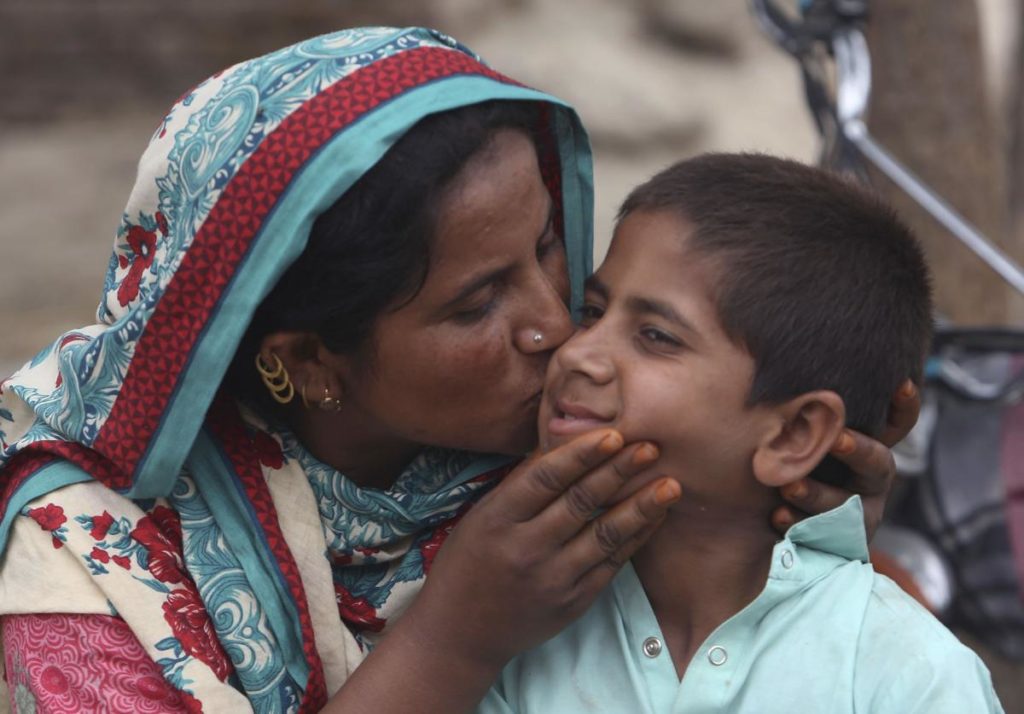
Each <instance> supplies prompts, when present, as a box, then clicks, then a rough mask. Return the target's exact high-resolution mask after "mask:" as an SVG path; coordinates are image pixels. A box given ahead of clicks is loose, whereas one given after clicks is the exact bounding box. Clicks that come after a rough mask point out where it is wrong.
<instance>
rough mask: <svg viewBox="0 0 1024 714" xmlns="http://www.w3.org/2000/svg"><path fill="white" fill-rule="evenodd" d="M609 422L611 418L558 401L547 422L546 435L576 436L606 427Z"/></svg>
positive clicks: (578, 405)
mask: <svg viewBox="0 0 1024 714" xmlns="http://www.w3.org/2000/svg"><path fill="white" fill-rule="evenodd" d="M611 421H612V420H611V418H609V417H606V416H604V415H602V414H598V413H597V412H595V411H592V410H590V409H588V408H586V407H584V406H582V405H580V404H572V403H570V402H564V401H562V400H559V401H558V402H557V403H556V404H555V407H554V409H553V410H552V415H551V418H550V419H549V420H548V433H549V434H551V435H552V436H576V435H577V434H584V433H586V432H588V431H593V430H594V429H600V428H601V427H604V426H608V425H609V424H610V423H611Z"/></svg>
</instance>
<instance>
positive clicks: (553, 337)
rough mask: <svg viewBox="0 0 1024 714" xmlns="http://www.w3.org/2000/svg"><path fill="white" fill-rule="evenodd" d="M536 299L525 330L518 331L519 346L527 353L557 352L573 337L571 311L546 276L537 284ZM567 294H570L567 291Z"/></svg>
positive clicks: (525, 320) (527, 316) (525, 319)
mask: <svg viewBox="0 0 1024 714" xmlns="http://www.w3.org/2000/svg"><path fill="white" fill-rule="evenodd" d="M534 290H535V294H534V299H533V300H531V301H530V303H529V305H528V307H527V309H526V311H525V318H524V319H523V321H522V326H521V327H520V329H519V330H517V334H516V346H517V347H518V348H519V349H520V350H521V351H522V352H524V353H526V354H530V353H534V352H544V351H550V350H554V349H557V348H558V346H559V345H561V344H562V343H563V342H565V341H566V340H567V339H569V337H570V336H571V335H572V333H573V324H572V319H571V317H570V315H569V308H568V307H567V306H566V304H565V300H566V296H563V295H562V292H563V291H562V290H560V286H556V285H552V283H551V282H550V281H549V280H548V279H547V278H546V277H544V276H541V277H540V278H539V279H538V280H537V281H536V282H535V288H534ZM564 292H566V294H567V293H568V290H565V291H564Z"/></svg>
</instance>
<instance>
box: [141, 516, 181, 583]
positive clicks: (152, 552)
mask: <svg viewBox="0 0 1024 714" xmlns="http://www.w3.org/2000/svg"><path fill="white" fill-rule="evenodd" d="M167 510H170V509H167ZM131 537H132V538H134V539H135V540H136V541H138V542H139V543H140V544H142V546H143V547H144V548H145V549H146V551H147V553H148V554H149V559H148V560H149V563H148V567H147V570H149V572H150V573H151V574H152V575H153V577H154V578H156V579H157V580H159V581H160V582H164V583H180V582H182V581H184V580H185V575H184V572H183V570H184V565H183V563H182V558H181V554H180V552H179V551H178V549H176V548H175V547H174V544H173V543H172V542H171V540H170V539H169V538H168V537H167V536H166V535H164V534H163V532H162V531H161V530H160V528H159V527H158V526H157V524H156V521H155V520H154V517H153V516H143V517H142V518H140V519H139V523H138V525H136V526H135V528H134V529H133V530H132V532H131ZM180 537H181V536H180V531H179V535H178V538H179V539H180Z"/></svg>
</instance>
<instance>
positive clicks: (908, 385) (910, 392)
mask: <svg viewBox="0 0 1024 714" xmlns="http://www.w3.org/2000/svg"><path fill="white" fill-rule="evenodd" d="M916 392H917V387H916V386H914V383H913V382H911V381H910V380H909V379H908V380H907V381H906V382H904V383H903V386H902V387H900V398H901V399H910V398H911V397H913V396H914V394H915V393H916Z"/></svg>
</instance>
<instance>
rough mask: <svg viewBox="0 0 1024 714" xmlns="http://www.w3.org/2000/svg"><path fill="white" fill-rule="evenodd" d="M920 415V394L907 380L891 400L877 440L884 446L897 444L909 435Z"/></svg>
mask: <svg viewBox="0 0 1024 714" xmlns="http://www.w3.org/2000/svg"><path fill="white" fill-rule="evenodd" d="M920 413H921V393H920V392H919V391H918V389H917V387H916V386H915V385H914V383H913V382H912V381H910V380H909V379H908V380H907V381H905V382H904V383H903V384H902V385H901V386H900V388H899V389H898V390H897V391H896V394H895V395H894V396H893V398H892V402H891V403H890V405H889V416H888V419H887V423H886V425H885V429H883V430H882V433H881V435H880V436H879V437H878V440H879V441H881V442H882V443H883V444H885V445H886V446H893V445H894V444H897V443H899V442H900V441H902V440H903V439H904V437H906V435H907V434H909V433H910V430H911V429H913V428H914V424H916V423H917V417H918V415H919V414H920Z"/></svg>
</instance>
